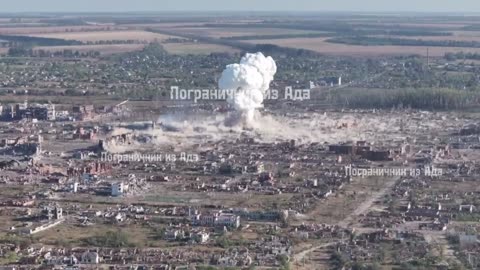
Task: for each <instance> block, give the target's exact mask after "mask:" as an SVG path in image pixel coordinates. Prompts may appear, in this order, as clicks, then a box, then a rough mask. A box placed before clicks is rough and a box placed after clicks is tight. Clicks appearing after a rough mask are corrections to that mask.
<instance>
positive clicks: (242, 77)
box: [218, 52, 277, 126]
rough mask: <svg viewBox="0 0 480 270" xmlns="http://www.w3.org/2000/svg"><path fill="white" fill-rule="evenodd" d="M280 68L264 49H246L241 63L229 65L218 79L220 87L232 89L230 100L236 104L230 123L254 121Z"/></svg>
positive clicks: (232, 103) (247, 123)
mask: <svg viewBox="0 0 480 270" xmlns="http://www.w3.org/2000/svg"><path fill="white" fill-rule="evenodd" d="M276 72H277V66H276V64H275V61H274V60H273V59H272V57H270V56H268V57H265V56H264V55H263V54H262V53H260V52H259V53H255V54H250V53H247V54H246V55H245V56H244V57H242V59H241V60H240V63H239V64H231V65H228V66H227V67H226V69H225V70H224V71H223V73H222V77H221V78H220V80H219V82H218V86H219V88H220V89H222V90H223V89H224V90H233V91H234V94H233V95H231V96H230V97H229V98H228V100H227V102H228V103H229V104H231V105H232V106H233V108H234V109H235V111H236V114H235V115H234V116H232V118H230V119H231V120H232V119H234V120H235V121H231V120H230V121H227V122H233V123H230V124H228V125H236V124H238V120H241V123H242V124H243V125H248V126H251V125H253V121H254V115H255V111H256V110H257V109H258V108H261V107H262V106H263V99H264V96H265V93H266V91H267V90H268V89H269V87H270V83H271V82H272V81H273V77H274V76H275V73H276Z"/></svg>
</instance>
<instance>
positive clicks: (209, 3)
mask: <svg viewBox="0 0 480 270" xmlns="http://www.w3.org/2000/svg"><path fill="white" fill-rule="evenodd" d="M0 1H1V8H0V12H64V11H66V12H83V11H86V12H91V11H97V12H122V11H185V10H189V11H211V10H222V11H225V10H229V11H361V12H362V11H363V12H368V11H373V12H379V11H414V12H480V0H237V1H232V0H0Z"/></svg>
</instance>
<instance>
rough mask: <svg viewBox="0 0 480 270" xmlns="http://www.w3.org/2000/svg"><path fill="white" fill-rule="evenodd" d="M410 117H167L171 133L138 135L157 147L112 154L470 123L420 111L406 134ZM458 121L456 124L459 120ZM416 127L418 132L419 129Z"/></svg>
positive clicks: (331, 139) (397, 134) (400, 136)
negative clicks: (247, 121)
mask: <svg viewBox="0 0 480 270" xmlns="http://www.w3.org/2000/svg"><path fill="white" fill-rule="evenodd" d="M405 119H406V115H405V113H404V112H394V113H386V112H382V113H367V114H362V113H356V112H329V113H301V112H297V113H289V114H287V115H285V114H283V113H282V114H278V113H277V114H271V113H270V114H265V115H263V114H260V113H258V114H257V115H256V118H255V122H254V123H253V125H252V129H247V130H245V129H243V128H242V127H241V126H234V127H228V126H226V125H225V124H224V122H225V116H224V115H218V114H214V113H211V114H209V115H197V116H196V117H190V118H189V117H183V116H171V115H169V116H164V117H161V118H160V119H159V121H160V122H163V123H166V124H168V125H169V126H172V129H170V130H171V131H167V130H164V129H161V128H159V127H157V128H156V129H151V130H147V131H133V130H130V132H129V133H134V134H137V135H145V134H146V135H151V136H153V138H152V141H151V143H148V144H142V143H134V144H131V145H123V146H119V147H117V148H114V147H112V151H114V150H115V152H125V151H134V150H147V151H151V150H152V146H154V147H153V148H154V149H155V150H156V151H164V150H165V149H168V151H171V150H175V151H177V152H179V151H189V150H198V151H200V150H202V151H203V150H208V149H216V148H217V146H216V144H217V143H219V142H235V141H236V140H237V139H241V138H245V137H249V138H254V139H255V141H257V142H263V143H275V142H285V141H289V140H295V141H296V142H297V143H298V144H299V145H300V144H308V143H321V144H323V143H342V142H347V141H358V140H361V141H369V142H377V143H379V142H384V141H385V140H387V138H388V139H390V140H392V141H404V140H406V139H407V138H414V137H417V136H423V135H424V134H425V133H429V134H451V133H452V132H454V131H455V130H458V129H459V128H461V127H462V126H464V125H465V124H466V122H465V121H460V120H458V119H456V116H455V115H450V114H442V113H439V114H436V115H434V116H430V117H429V118H428V119H429V121H425V118H423V116H422V115H421V114H419V113H413V114H410V115H408V119H411V120H409V123H410V124H409V125H407V126H411V127H412V128H406V129H404V130H403V132H402V131H401V126H402V125H404V121H405ZM455 119H456V120H455ZM413 127H414V128H413ZM127 131H128V130H126V129H122V128H118V129H116V130H115V131H114V132H113V133H112V134H124V133H127Z"/></svg>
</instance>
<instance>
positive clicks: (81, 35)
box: [30, 30, 171, 42]
mask: <svg viewBox="0 0 480 270" xmlns="http://www.w3.org/2000/svg"><path fill="white" fill-rule="evenodd" d="M30 36H33V37H44V38H60V39H67V40H78V41H82V42H88V41H91V42H95V41H102V40H138V41H147V42H152V41H155V40H158V41H159V42H161V41H163V40H165V39H167V38H170V37H171V36H168V35H162V34H157V33H151V32H147V31H138V30H134V31H96V32H64V33H49V34H33V35H30Z"/></svg>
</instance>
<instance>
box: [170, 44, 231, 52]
mask: <svg viewBox="0 0 480 270" xmlns="http://www.w3.org/2000/svg"><path fill="white" fill-rule="evenodd" d="M163 47H164V48H165V49H166V50H167V51H168V52H169V53H172V54H210V53H214V52H217V53H221V52H228V53H235V52H239V50H237V49H235V48H231V47H228V46H222V45H216V44H206V43H166V44H163Z"/></svg>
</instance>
